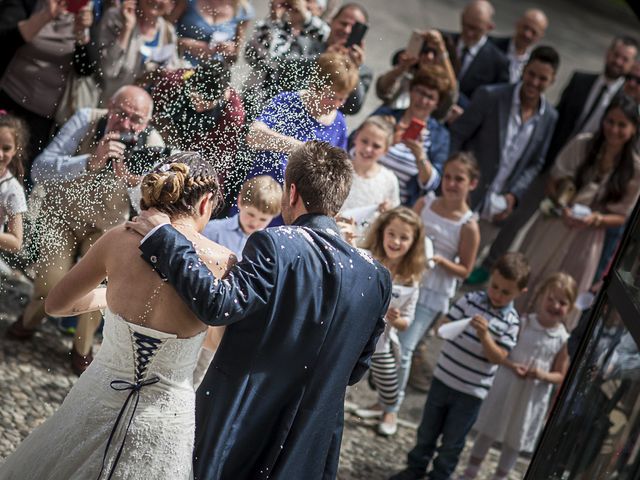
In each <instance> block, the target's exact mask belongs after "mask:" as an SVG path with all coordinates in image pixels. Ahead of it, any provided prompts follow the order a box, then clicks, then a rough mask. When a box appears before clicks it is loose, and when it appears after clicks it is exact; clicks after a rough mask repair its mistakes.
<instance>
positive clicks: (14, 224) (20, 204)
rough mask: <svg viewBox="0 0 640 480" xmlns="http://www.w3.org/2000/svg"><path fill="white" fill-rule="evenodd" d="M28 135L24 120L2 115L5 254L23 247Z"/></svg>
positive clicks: (0, 223) (0, 220) (0, 196)
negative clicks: (25, 163) (25, 159)
mask: <svg viewBox="0 0 640 480" xmlns="http://www.w3.org/2000/svg"><path fill="white" fill-rule="evenodd" d="M27 136H28V130H27V126H26V125H25V123H24V122H23V121H22V120H20V119H19V118H17V117H14V116H13V115H9V114H7V113H6V112H3V113H0V250H4V251H6V252H17V251H18V250H20V248H21V247H22V230H23V227H22V214H23V213H25V212H26V211H27V200H26V198H25V195H24V189H23V188H22V181H23V178H24V166H23V160H24V154H25V148H26V145H27ZM5 225H6V226H7V228H6V231H5Z"/></svg>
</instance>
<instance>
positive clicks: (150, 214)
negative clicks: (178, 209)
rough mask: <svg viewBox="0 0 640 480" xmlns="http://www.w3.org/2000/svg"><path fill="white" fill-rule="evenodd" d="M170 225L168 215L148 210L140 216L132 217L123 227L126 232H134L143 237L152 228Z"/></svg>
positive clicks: (151, 209)
mask: <svg viewBox="0 0 640 480" xmlns="http://www.w3.org/2000/svg"><path fill="white" fill-rule="evenodd" d="M170 224H171V219H170V218H169V215H167V214H166V213H162V212H161V211H159V210H156V209H155V208H150V209H149V210H143V211H142V212H140V215H138V216H137V217H133V218H132V219H131V220H130V221H128V222H126V223H125V224H124V226H125V227H126V228H127V230H131V231H133V232H136V233H138V234H140V235H141V236H143V237H144V236H146V235H147V234H148V233H149V232H151V230H153V229H154V228H156V227H160V226H162V225H170Z"/></svg>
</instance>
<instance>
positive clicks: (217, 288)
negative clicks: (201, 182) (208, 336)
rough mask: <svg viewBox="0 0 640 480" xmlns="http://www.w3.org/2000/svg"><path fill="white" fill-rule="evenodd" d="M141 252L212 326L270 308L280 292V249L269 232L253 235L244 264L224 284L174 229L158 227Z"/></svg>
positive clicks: (245, 249) (237, 267) (224, 323)
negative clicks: (278, 284) (277, 285)
mask: <svg viewBox="0 0 640 480" xmlns="http://www.w3.org/2000/svg"><path fill="white" fill-rule="evenodd" d="M140 250H141V251H142V258H143V259H145V260H146V261H147V262H149V263H150V264H151V265H152V266H153V268H154V269H155V270H156V271H157V272H158V273H159V274H160V276H161V277H162V278H164V279H166V280H167V281H168V282H169V283H170V284H171V285H172V286H173V287H174V288H175V289H176V291H177V292H178V294H179V295H180V297H181V298H182V300H183V301H184V302H185V303H186V304H187V305H188V306H189V308H190V309H191V310H192V311H193V312H194V313H195V314H196V316H197V317H198V318H199V319H200V320H201V321H203V322H204V323H206V324H208V325H214V326H220V325H229V324H232V323H235V322H237V321H238V320H242V319H243V318H246V317H248V316H249V315H251V314H254V313H256V312H257V311H260V310H261V309H264V308H266V307H267V305H268V302H269V300H270V298H271V293H272V292H273V290H274V288H275V282H276V274H277V269H278V268H277V262H276V258H277V257H276V249H275V246H274V244H273V241H272V240H271V238H270V237H269V236H268V235H267V234H266V233H265V232H256V233H254V234H253V235H251V237H249V239H248V240H247V244H246V246H245V248H244V251H243V252H242V256H243V258H242V261H241V262H240V263H238V264H236V265H235V266H234V267H233V268H232V269H231V271H230V272H229V274H228V275H227V277H225V278H224V279H222V280H221V279H218V278H216V277H215V276H214V275H213V273H212V272H211V270H209V269H208V268H207V266H206V265H205V264H204V263H203V262H202V261H201V260H200V258H199V257H198V254H197V253H196V251H195V249H194V247H193V245H192V244H191V242H190V241H189V240H187V239H186V238H185V237H184V236H183V235H181V234H180V233H179V232H178V231H177V230H175V229H174V228H172V227H170V226H163V227H161V228H159V229H158V230H157V231H156V232H154V233H153V234H152V235H151V236H150V237H149V238H147V239H146V240H145V241H144V242H143V243H142V244H141V245H140Z"/></svg>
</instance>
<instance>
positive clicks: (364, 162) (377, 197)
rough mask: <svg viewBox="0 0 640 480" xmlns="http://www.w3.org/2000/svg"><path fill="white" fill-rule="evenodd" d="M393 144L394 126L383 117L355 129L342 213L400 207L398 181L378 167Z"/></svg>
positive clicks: (391, 174)
mask: <svg viewBox="0 0 640 480" xmlns="http://www.w3.org/2000/svg"><path fill="white" fill-rule="evenodd" d="M392 141H393V125H392V124H391V123H390V122H389V121H387V120H385V119H384V118H383V117H380V116H372V117H369V118H367V119H366V120H365V121H364V123H363V124H362V125H361V126H360V128H358V130H357V131H356V134H355V139H354V143H353V145H354V148H353V150H351V160H352V162H353V183H352V184H351V190H350V191H349V196H348V197H347V199H346V200H345V202H344V204H343V205H342V209H341V212H345V211H348V210H352V209H354V208H361V207H373V211H375V210H376V209H377V210H380V211H384V210H388V209H390V208H394V207H397V206H398V205H400V193H399V192H400V188H399V186H398V178H397V177H396V176H395V174H394V173H393V172H392V171H391V170H389V169H388V168H386V167H384V166H382V165H380V164H379V163H378V160H379V159H380V157H382V156H383V155H384V154H385V153H386V152H387V150H389V146H390V145H391V142H392ZM376 207H377V208H376Z"/></svg>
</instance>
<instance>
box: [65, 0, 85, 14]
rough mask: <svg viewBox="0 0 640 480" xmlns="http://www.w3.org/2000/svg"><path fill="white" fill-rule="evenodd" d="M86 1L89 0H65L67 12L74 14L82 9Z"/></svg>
mask: <svg viewBox="0 0 640 480" xmlns="http://www.w3.org/2000/svg"><path fill="white" fill-rule="evenodd" d="M87 3H89V0H67V12H69V13H73V14H74V15H75V14H76V13H78V12H79V11H80V10H82V9H83V8H84V7H85V6H86V5H87Z"/></svg>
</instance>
